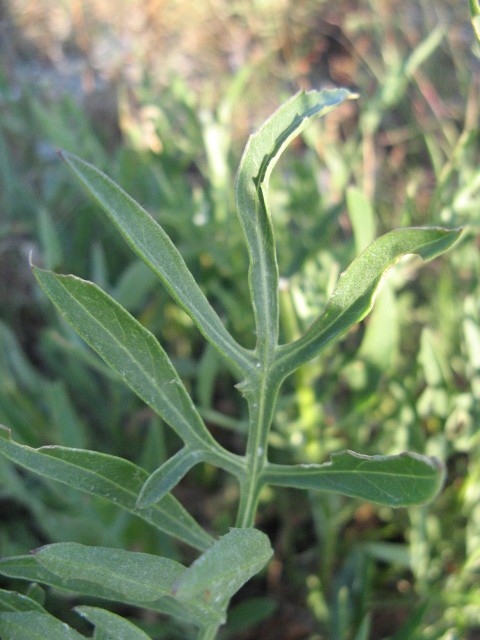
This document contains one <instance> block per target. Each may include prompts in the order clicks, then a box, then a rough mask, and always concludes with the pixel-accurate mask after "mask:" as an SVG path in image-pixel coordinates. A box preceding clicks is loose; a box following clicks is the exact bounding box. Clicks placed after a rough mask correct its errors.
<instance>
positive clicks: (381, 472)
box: [264, 451, 444, 507]
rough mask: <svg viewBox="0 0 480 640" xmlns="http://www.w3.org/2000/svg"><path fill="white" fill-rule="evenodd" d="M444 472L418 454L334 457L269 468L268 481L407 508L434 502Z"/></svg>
mask: <svg viewBox="0 0 480 640" xmlns="http://www.w3.org/2000/svg"><path fill="white" fill-rule="evenodd" d="M443 480H444V469H443V466H442V465H441V463H440V462H439V461H438V460H437V459H436V458H428V457H426V456H421V455H418V454H415V453H401V454H399V455H394V456H365V455H361V454H359V453H355V452H353V451H344V452H340V453H334V454H332V456H331V462H327V463H325V464H320V465H317V464H305V465H292V466H287V465H277V464H268V465H267V467H266V470H265V475H264V481H265V482H266V483H267V484H274V485H279V486H283V487H294V488H296V489H311V490H317V491H328V492H331V493H341V494H343V495H346V496H350V497H354V498H362V499H363V500H367V501H369V502H376V503H379V504H385V505H389V506H391V507H407V506H411V505H418V504H422V503H425V502H428V501H430V500H432V499H433V498H434V497H435V496H436V495H437V493H438V492H439V491H440V489H441V487H442V484H443Z"/></svg>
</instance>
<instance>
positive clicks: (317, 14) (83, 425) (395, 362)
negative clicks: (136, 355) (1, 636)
mask: <svg viewBox="0 0 480 640" xmlns="http://www.w3.org/2000/svg"><path fill="white" fill-rule="evenodd" d="M331 5H332V3H326V2H318V1H315V2H314V1H313V0H305V1H304V2H293V1H290V0H283V2H279V1H278V0H277V1H276V2H269V1H268V0H263V1H261V0H257V1H255V0H250V1H243V2H242V1H238V2H231V1H230V2H227V0H210V1H207V0H204V1H203V2H198V3H194V4H192V3H187V2H174V1H173V0H150V1H148V0H144V1H140V0H130V1H125V2H122V3H120V4H117V3H111V2H107V1H103V0H91V1H85V2H82V1H80V0H78V1H76V0H64V2H58V3H52V2H49V1H48V0H34V1H31V0H30V1H29V2H26V1H23V0H10V1H9V2H8V1H7V2H4V3H3V4H2V5H0V19H1V22H0V29H1V33H0V48H1V54H2V55H1V57H0V314H1V324H0V354H1V355H0V379H1V384H0V421H1V422H2V423H3V424H6V425H8V426H10V427H11V428H12V429H13V430H14V432H15V436H16V439H17V440H21V441H23V442H25V443H28V444H30V445H32V446H39V445H42V444H51V443H58V444H62V445H67V446H77V447H88V448H94V449H97V450H100V451H107V452H110V453H113V454H116V455H123V456H125V457H128V458H131V459H133V460H135V461H136V462H139V463H141V464H142V465H143V466H145V468H147V469H150V470H153V469H154V468H155V467H156V466H158V462H159V460H162V459H164V458H165V457H167V456H168V455H170V453H172V452H173V451H175V448H176V446H177V444H178V443H177V442H176V441H175V438H174V436H172V434H171V433H170V432H169V431H168V430H166V429H164V428H163V425H162V424H161V423H160V422H159V420H158V419H157V418H155V417H154V416H153V415H152V414H151V413H150V411H149V410H146V409H145V407H144V406H143V405H142V404H141V403H140V402H139V401H138V400H137V399H136V398H135V397H134V396H133V394H131V393H130V391H129V390H127V389H126V388H125V387H124V385H123V383H122V382H121V381H119V380H118V379H117V378H116V377H115V376H114V375H113V374H112V373H110V372H109V371H107V370H106V369H105V367H104V366H103V364H102V363H101V362H100V361H99V360H98V359H97V358H96V356H94V355H93V353H92V352H91V351H89V350H88V349H87V348H86V347H85V345H83V343H82V342H81V341H80V340H79V339H78V338H77V337H76V336H75V335H74V334H73V333H72V331H71V330H70V329H69V328H68V327H67V326H66V325H65V324H64V323H63V322H62V321H61V320H60V319H59V317H58V316H57V315H56V314H55V312H54V311H53V309H52V308H51V306H50V305H49V304H48V303H47V302H46V300H45V299H44V298H43V296H42V295H41V293H40V292H39V290H38V288H37V287H36V286H35V285H34V283H33V279H32V277H31V274H30V272H29V268H28V255H29V253H30V252H31V251H33V256H34V261H35V262H36V263H37V264H44V265H46V266H47V267H49V268H53V269H56V270H59V271H62V272H71V273H75V274H77V275H79V276H82V277H86V278H89V279H91V280H93V281H95V282H97V283H98V284H100V285H101V286H102V287H104V288H105V289H106V290H108V291H109V292H110V293H111V294H113V295H114V296H115V297H116V298H117V299H118V300H119V301H120V302H121V303H122V304H123V305H124V306H126V307H127V308H128V309H129V310H130V311H132V312H133V313H134V314H135V315H136V316H137V317H138V318H139V319H140V320H141V322H142V323H143V324H145V326H147V327H148V328H149V329H151V330H152V331H154V332H155V333H156V334H157V335H158V336H159V337H160V338H161V341H162V344H164V345H166V347H167V350H168V351H169V353H170V354H172V356H173V358H174V360H175V363H176V364H177V366H178V368H179V371H180V373H181V375H182V377H183V378H184V380H185V381H186V382H187V384H188V386H189V388H190V390H191V392H192V394H193V396H194V398H195V401H196V402H197V403H198V405H199V406H200V407H201V409H202V412H203V414H204V416H205V417H206V419H207V420H208V423H209V425H210V426H211V428H212V429H214V430H215V431H216V432H217V433H218V434H222V435H221V436H220V437H221V438H222V439H223V441H224V442H225V444H226V445H227V446H228V447H230V448H231V449H234V450H237V449H238V450H242V447H243V445H244V429H245V407H244V406H243V404H242V401H241V399H239V397H238V394H237V393H236V392H235V390H234V389H233V388H232V383H231V380H230V378H229V375H228V372H225V371H223V370H222V369H221V364H220V363H219V362H218V361H217V358H216V355H215V353H214V352H213V351H212V350H211V349H210V348H208V347H206V346H205V345H204V343H203V342H202V340H201V339H200V338H199V336H198V334H197V332H196V331H195V329H194V327H193V326H192V324H191V322H190V320H189V319H188V318H187V317H186V316H185V314H183V312H181V311H180V310H178V309H177V308H176V307H175V305H174V304H173V303H172V302H171V301H170V300H169V299H168V297H167V295H166V293H165V292H164V291H162V290H161V289H160V288H159V287H158V286H157V283H156V281H155V280H154V279H153V278H152V276H151V275H150V273H149V272H148V270H147V269H146V268H145V267H144V266H143V265H142V264H140V263H139V262H138V261H137V260H136V259H135V258H134V256H133V255H132V254H130V253H129V250H128V248H126V247H125V246H124V245H123V244H122V241H121V240H120V239H119V238H118V237H117V236H116V235H115V233H114V231H113V230H112V229H110V228H109V227H108V226H107V225H106V224H104V222H103V220H102V218H101V217H100V216H98V215H97V211H96V209H95V207H94V206H92V205H91V204H90V202H88V201H87V200H86V199H85V198H84V196H83V194H82V193H81V192H79V190H78V188H77V186H76V185H75V184H72V182H71V181H70V178H69V176H68V175H67V173H66V171H65V170H64V168H63V166H62V164H61V162H60V161H59V160H58V158H57V156H56V154H55V150H56V149H57V148H63V149H66V150H69V151H73V152H75V153H77V154H78V155H80V156H81V157H83V158H85V159H87V160H90V161H92V162H94V163H95V164H96V165H97V166H99V167H100V168H102V169H103V170H105V171H107V172H108V173H109V174H110V175H111V176H112V177H113V178H114V179H115V180H117V181H118V182H119V183H120V184H121V185H122V186H123V187H124V188H125V189H126V190H127V191H129V192H130V193H131V194H132V195H133V196H134V197H136V198H137V199H138V200H139V201H140V202H141V203H142V204H143V205H144V206H146V207H147V209H148V210H149V211H150V212H151V213H152V215H154V216H155V217H157V218H158V220H160V221H161V223H162V225H163V226H164V227H165V228H166V229H167V231H168V232H169V233H170V234H171V236H172V238H173V240H174V241H175V243H176V244H177V246H178V247H179V248H180V250H181V252H182V254H183V255H184V256H185V258H186V260H187V263H188V264H189V267H190V268H191V269H192V271H193V272H194V274H195V275H196V277H197V278H198V279H199V281H200V283H201V285H202V287H203V289H204V290H205V292H206V293H207V295H208V297H209V299H210V300H211V301H212V303H213V304H214V305H215V307H216V308H217V309H218V310H219V311H220V312H221V314H222V317H224V318H225V322H227V323H228V325H229V328H230V329H231V330H232V331H233V332H234V333H235V335H236V336H237V337H238V338H239V339H240V340H242V342H243V343H244V344H246V345H249V346H250V345H252V343H253V334H252V331H253V324H252V316H251V311H250V307H249V302H248V291H247V288H246V277H245V273H246V267H247V257H246V255H245V250H244V248H243V243H242V238H241V234H240V229H239V226H238V223H237V221H236V219H235V212H234V207H233V197H232V196H233V180H234V175H235V171H236V167H237V166H238V162H239V158H240V154H241V151H242V149H243V146H244V144H245V142H246V139H247V136H248V134H249V132H250V131H251V129H252V128H254V127H255V126H257V125H259V124H260V123H261V122H262V120H263V119H264V118H265V117H266V116H268V115H269V113H270V112H271V111H272V110H273V109H274V108H275V107H276V106H278V105H279V104H280V102H281V101H282V100H284V99H286V98H287V97H289V96H290V95H291V94H292V93H294V92H295V91H297V90H298V89H300V88H306V89H308V88H310V87H318V86H334V85H335V86H347V87H349V88H352V89H355V90H358V91H359V93H360V100H359V101H358V103H357V104H354V103H348V104H347V105H345V108H342V109H340V110H338V111H336V112H335V113H333V114H331V115H330V116H328V117H327V118H326V119H325V120H324V121H322V122H319V123H316V124H314V125H313V126H312V127H310V128H309V129H308V131H307V132H306V134H305V135H304V136H303V137H302V138H301V139H299V140H297V141H296V142H295V144H294V145H293V147H292V148H291V149H290V150H289V151H288V153H287V154H286V157H285V158H284V159H282V161H281V163H280V166H279V167H278V169H277V170H276V171H275V174H274V176H273V181H272V188H271V204H272V211H273V215H274V223H275V230H276V237H277V243H278V251H279V260H280V268H281V273H282V276H283V279H282V331H283V335H284V336H285V338H287V337H289V338H291V337H292V336H294V335H295V334H296V333H297V332H298V331H299V330H300V329H301V328H303V327H305V326H306V325H307V324H308V323H309V322H310V321H311V320H312V319H313V318H314V317H315V316H316V315H318V313H319V312H320V311H321V309H322V308H323V304H324V302H325V299H326V297H327V295H328V292H329V291H330V290H331V288H332V286H333V284H334V282H335V280H336V278H337V276H338V274H339V273H340V272H341V270H342V269H343V268H344V267H345V266H346V264H347V263H348V262H349V261H350V260H351V259H352V258H353V257H354V256H355V255H356V254H357V253H358V252H359V251H360V250H361V249H362V248H363V247H364V246H365V244H366V243H368V242H369V241H370V240H372V239H373V238H374V237H376V235H378V234H380V233H382V232H384V231H387V230H389V229H391V228H394V227H396V226H407V225H422V224H445V225H452V226H453V225H467V230H466V232H465V233H464V236H463V239H462V240H461V242H460V243H459V245H457V247H456V248H455V249H454V250H453V251H452V252H451V253H450V254H448V255H447V256H445V257H443V258H441V259H439V260H436V261H435V262H434V263H433V264H429V265H428V266H426V267H422V268H421V269H419V268H418V266H419V265H418V263H416V262H412V261H409V260H407V261H403V262H402V263H401V264H399V265H398V266H397V267H396V268H395V269H394V270H393V271H392V272H391V273H390V274H389V276H388V278H387V282H386V283H385V286H384V287H383V290H382V293H381V295H380V296H379V297H378V300H377V305H376V309H375V311H374V312H373V314H372V315H371V316H370V318H369V319H367V320H366V321H364V322H363V323H362V325H361V326H359V327H358V329H356V330H354V331H352V332H350V333H349V334H348V336H346V338H345V339H344V340H343V341H342V343H341V344H340V345H339V346H338V348H335V349H330V350H329V351H327V352H325V354H324V355H322V356H321V357H320V358H318V359H316V360H315V361H314V362H312V363H311V364H309V365H308V366H306V367H304V368H303V369H302V370H301V371H300V372H298V374H297V375H296V376H295V377H294V378H292V379H291V380H290V382H289V385H288V387H287V388H286V390H285V393H284V395H283V397H282V399H281V401H280V404H279V409H278V411H277V414H276V417H275V429H274V432H273V433H272V439H271V448H272V457H273V458H275V459H277V460H282V461H303V462H305V461H315V462H319V461H322V460H324V459H326V458H327V457H328V455H329V453H330V452H332V451H335V450H339V449H343V448H351V449H354V450H357V451H360V452H362V453H385V454H387V453H396V452H398V451H401V450H404V449H410V450H414V451H418V452H420V453H423V452H426V453H428V454H433V455H437V456H438V457H439V458H441V459H442V460H443V461H444V462H445V464H446V466H447V470H448V475H447V482H446V486H445V489H444V491H443V493H442V495H441V496H440V498H439V499H438V500H437V501H436V502H435V503H434V504H432V505H429V506H427V507H424V508H418V509H412V510H409V511H408V512H407V511H405V510H398V511H394V510H391V509H386V508H377V507H374V506H372V505H368V504H361V503H359V502H355V501H353V500H347V499H341V498H338V497H331V496H325V495H317V494H315V495H314V494H311V495H301V494H299V493H298V492H295V493H293V492H288V491H285V492H280V491H279V492H276V493H275V494H273V493H265V495H264V496H263V499H262V504H261V510H260V513H259V519H258V526H259V527H260V528H262V529H263V530H265V531H266V532H267V533H268V534H269V535H270V537H271V539H272V542H273V544H274V547H275V551H276V559H275V560H274V561H273V562H272V563H271V564H270V566H269V569H268V572H267V574H266V575H265V576H263V578H262V579H260V580H257V581H256V582H253V583H252V584H250V585H249V586H247V587H246V588H245V589H244V590H243V591H242V592H241V593H240V594H239V596H238V598H237V599H236V600H235V603H234V607H233V609H232V614H231V617H230V620H229V624H228V626H227V629H226V630H225V632H224V636H223V637H224V638H231V639H237V640H240V639H254V638H262V640H268V639H269V638H276V639H278V638H282V639H284V640H295V639H303V638H305V639H306V638H309V639H310V640H319V639H327V638H328V639H329V640H344V639H351V640H361V639H363V638H371V639H372V640H376V639H380V638H391V639H392V640H401V639H407V638H412V639H417V638H418V639H420V638H422V639H427V640H429V639H437V638H443V639H444V640H447V639H448V640H454V639H455V638H458V639H462V640H463V639H468V640H474V639H476V638H480V582H479V570H480V552H479V549H480V506H479V504H478V496H479V495H480V458H479V451H480V435H479V431H478V420H479V417H480V404H479V403H480V326H479V318H480V290H479V277H480V261H479V258H478V250H479V246H480V245H479V241H478V235H477V234H476V231H475V228H476V225H478V223H479V221H480V170H479V166H480V163H479V160H480V144H479V125H478V123H479V108H480V104H479V86H480V62H479V52H478V47H477V45H476V44H475V41H474V37H473V31H472V29H471V25H470V23H469V19H468V6H467V3H466V2H465V3H462V2H458V0H450V1H449V0H442V1H439V2H435V3H431V2H426V1H422V0H402V2H400V1H396V0H389V1H385V0H383V1H380V0H358V1H356V2H354V1H353V0H342V1H341V2H337V3H335V6H334V7H332V6H331ZM119 7H121V9H120V8H119ZM178 495H179V497H180V498H181V499H182V501H183V502H184V504H186V506H187V507H188V508H189V510H191V511H192V513H193V514H194V515H195V516H196V517H197V518H198V519H199V520H200V521H201V522H202V523H204V524H205V525H206V526H207V527H208V528H209V529H210V530H211V531H212V532H215V533H222V532H224V531H225V530H226V529H227V527H228V526H229V525H231V523H232V518H233V513H234V510H235V506H236V498H237V494H236V487H235V486H234V485H230V484H228V483H225V478H224V477H223V476H222V474H221V473H220V472H218V471H217V470H215V469H213V468H211V467H209V466H204V467H200V468H199V469H196V470H195V471H194V472H192V473H191V474H189V476H187V478H186V480H185V481H184V482H183V483H182V485H181V486H180V487H179V489H178ZM0 501H1V507H2V508H1V509H0V524H1V528H0V548H1V553H2V555H10V554H14V553H25V552H27V551H28V550H29V549H32V548H35V547H37V546H39V545H40V544H43V543H45V542H54V541H60V540H72V541H77V542H83V543H86V544H105V545H110V546H119V547H128V548H135V549H140V550H144V551H149V552H159V553H163V554H168V555H171V556H172V557H179V554H180V553H181V551H180V550H179V549H177V548H174V547H172V546H171V544H170V543H169V541H168V540H167V539H164V538H162V537H159V536H158V535H157V534H155V535H153V534H152V533H151V531H150V530H149V529H148V528H147V527H146V525H145V526H144V525H143V524H141V523H140V522H137V521H134V520H133V519H132V518H131V517H130V516H126V515H125V514H123V513H120V512H117V511H116V510H115V509H114V508H113V507H112V506H108V505H105V504H103V503H101V502H99V501H96V500H95V499H91V498H85V497H84V496H82V495H80V494H76V493H74V492H73V491H72V492H66V491H65V489H64V488H61V489H60V488H59V487H58V486H57V485H55V484H53V483H48V482H45V481H42V482H39V481H38V480H37V479H36V478H34V477H33V476H29V475H26V474H24V473H20V472H19V471H18V470H16V469H15V468H14V467H12V466H10V465H8V464H5V463H3V462H2V465H1V466H0ZM15 586H16V587H18V588H22V587H21V585H15ZM23 588H24V587H23ZM49 599H50V604H51V608H52V609H53V610H55V611H56V612H57V613H58V614H59V615H60V616H64V617H65V616H68V608H69V605H70V603H65V601H63V600H59V599H55V598H53V596H51V595H49ZM273 611H274V612H275V613H274V618H273V621H272V619H270V620H267V619H266V617H267V616H268V615H269V614H271V613H272V612H273ZM124 613H125V612H124ZM126 613H127V614H130V615H132V616H140V617H139V618H138V620H139V622H140V624H143V626H144V628H145V629H146V630H147V631H148V632H149V633H150V634H151V635H152V637H154V638H156V639H157V638H158V639H159V638H185V637H186V633H188V632H187V631H185V630H181V629H180V630H179V629H178V628H177V627H173V626H170V625H169V624H168V623H167V622H165V621H157V620H152V619H150V618H146V617H145V616H142V614H141V613H138V612H126Z"/></svg>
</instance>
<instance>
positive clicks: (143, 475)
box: [0, 427, 213, 549]
mask: <svg viewBox="0 0 480 640" xmlns="http://www.w3.org/2000/svg"><path fill="white" fill-rule="evenodd" d="M0 452H1V453H2V454H3V455H4V456H5V457H6V458H8V459H9V460H11V461H12V462H14V463H15V464H18V465H20V466H21V467H23V468H24V469H28V470H29V471H33V472H34V473H37V474H39V475H40V476H42V477H44V478H49V479H51V480H57V481H58V482H61V483H63V484H66V485H68V486H70V487H73V488H74V489H79V490H80V491H85V492H86V493H90V494H92V495H96V496H100V497H102V498H105V499H106V500H108V501H110V502H113V503H114V504H116V505H118V506H119V507H122V508H123V509H126V510H127V511H130V512H131V513H133V514H135V515H137V516H138V517H139V518H142V519H143V520H145V521H147V522H149V523H150V524H152V525H153V526H155V527H156V528H157V529H160V530H162V531H165V532H166V533H169V534H170V535H173V536H175V537H177V538H179V539H180V540H183V541H184V542H186V543H187V544H189V545H191V546H192V547H194V548H197V549H205V548H207V547H209V546H210V544H211V542H212V540H213V538H212V537H211V536H210V535H209V534H208V533H207V532H206V531H204V530H203V529H202V528H201V527H200V525H199V524H198V523H197V522H196V521H195V520H194V519H193V518H192V516H191V515H190V514H189V513H188V512H187V511H186V510H185V509H184V508H183V507H182V505H181V504H180V503H179V502H178V501H177V500H176V499H175V498H173V496H171V495H166V496H165V497H164V498H163V500H161V501H160V502H157V503H156V504H155V505H154V506H152V507H150V508H147V509H142V510H141V511H137V509H136V504H135V503H136V499H137V496H138V493H139V492H140V490H141V488H142V486H143V484H144V483H145V482H146V480H147V478H148V473H147V472H146V471H144V469H142V468H140V467H138V466H136V465H135V464H133V463H132V462H129V461H127V460H124V459H123V458H117V457H115V456H111V455H107V454H104V453H98V452H95V451H84V450H82V449H68V448H66V447H40V448H39V449H32V448H31V447H27V446H25V445H20V444H18V443H16V442H14V441H13V440H12V439H11V435H10V431H9V429H6V428H4V427H0Z"/></svg>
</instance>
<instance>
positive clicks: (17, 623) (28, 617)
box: [0, 611, 85, 640]
mask: <svg viewBox="0 0 480 640" xmlns="http://www.w3.org/2000/svg"><path fill="white" fill-rule="evenodd" d="M0 636H1V638H2V640H26V638H28V640H85V636H82V635H80V634H79V633H78V631H75V630H74V629H72V628H71V627H69V626H68V625H67V624H65V623H64V622H61V621H60V620H57V618H54V617H53V616H51V615H50V614H48V613H41V612H39V611H22V612H15V613H0Z"/></svg>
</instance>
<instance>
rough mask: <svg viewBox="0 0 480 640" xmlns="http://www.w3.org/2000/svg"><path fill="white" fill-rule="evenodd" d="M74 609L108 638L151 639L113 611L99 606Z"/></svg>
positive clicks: (126, 639) (109, 639) (124, 639)
mask: <svg viewBox="0 0 480 640" xmlns="http://www.w3.org/2000/svg"><path fill="white" fill-rule="evenodd" d="M74 611H76V612H77V613H79V614H80V615H81V616H82V617H83V618H85V619H86V620H88V621H89V622H91V623H92V624H94V625H95V632H96V633H98V632H99V631H101V632H103V633H104V636H105V638H106V640H151V638H150V636H147V634H146V633H144V632H143V631H141V630H140V629H139V628H138V627H137V626H136V625H134V624H132V623H131V622H130V621H128V620H125V618H122V617H121V616H118V615H117V614H115V613H112V612H111V611H107V610H105V609H100V608H99V607H86V606H81V607H75V609H74Z"/></svg>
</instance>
